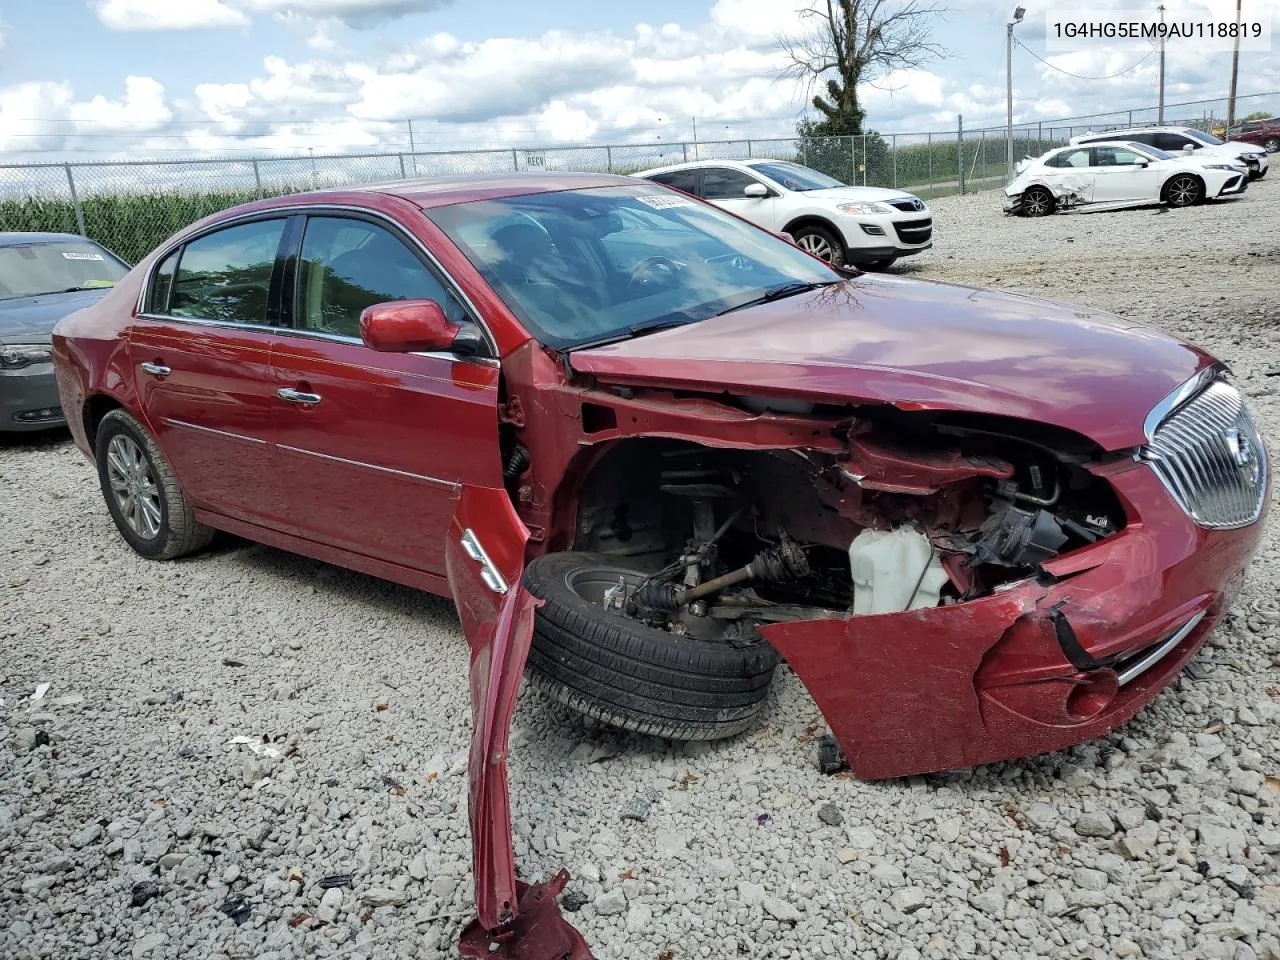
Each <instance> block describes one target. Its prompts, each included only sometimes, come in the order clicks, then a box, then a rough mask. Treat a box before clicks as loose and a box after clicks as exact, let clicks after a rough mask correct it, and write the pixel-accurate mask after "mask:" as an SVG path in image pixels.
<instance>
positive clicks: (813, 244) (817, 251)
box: [796, 233, 836, 263]
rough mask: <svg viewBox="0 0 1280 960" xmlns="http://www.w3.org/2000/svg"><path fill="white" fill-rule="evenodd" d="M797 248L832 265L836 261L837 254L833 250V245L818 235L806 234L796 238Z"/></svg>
mask: <svg viewBox="0 0 1280 960" xmlns="http://www.w3.org/2000/svg"><path fill="white" fill-rule="evenodd" d="M796 246H798V247H799V248H800V249H801V250H804V251H805V252H806V253H811V254H813V255H814V256H815V257H818V258H820V259H822V260H825V261H827V263H831V262H832V261H833V260H834V259H835V255H836V252H835V251H834V250H833V249H831V244H830V243H828V242H827V240H826V238H825V237H822V236H819V235H818V234H816V233H806V234H802V235H801V236H799V237H797V238H796Z"/></svg>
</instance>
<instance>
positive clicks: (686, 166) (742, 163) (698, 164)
mask: <svg viewBox="0 0 1280 960" xmlns="http://www.w3.org/2000/svg"><path fill="white" fill-rule="evenodd" d="M791 162H793V161H790V160H771V159H770V158H769V157H747V158H746V159H745V160H743V159H737V160H688V161H685V162H683V163H670V164H667V165H666V166H664V167H650V168H649V169H648V170H641V171H640V172H639V173H637V174H636V176H637V177H647V176H649V175H650V174H653V173H666V172H667V171H668V170H697V169H700V168H702V167H749V166H751V165H752V164H755V163H791Z"/></svg>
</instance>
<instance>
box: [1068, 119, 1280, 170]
mask: <svg viewBox="0 0 1280 960" xmlns="http://www.w3.org/2000/svg"><path fill="white" fill-rule="evenodd" d="M1117 141H1126V142H1129V143H1141V144H1145V145H1146V146H1149V147H1155V148H1156V149H1158V150H1163V151H1164V152H1165V153H1171V154H1178V153H1183V154H1195V155H1196V156H1197V157H1199V158H1200V159H1209V158H1212V160H1213V162H1214V163H1233V164H1234V163H1243V164H1244V165H1245V166H1246V167H1248V168H1249V177H1250V179H1252V180H1259V179H1261V178H1262V177H1265V176H1266V175H1267V169H1268V166H1269V163H1270V161H1268V159H1267V151H1266V149H1265V148H1263V147H1259V146H1257V145H1255V144H1252V143H1238V142H1236V141H1227V142H1224V141H1222V140H1219V139H1218V138H1217V137H1215V136H1214V135H1213V134H1211V133H1205V132H1204V131H1203V130H1197V129H1195V128H1194V127H1134V128H1131V129H1129V130H1108V131H1107V132H1105V133H1087V134H1084V135H1083V136H1079V137H1072V138H1071V142H1072V143H1073V144H1093V143H1114V142H1117Z"/></svg>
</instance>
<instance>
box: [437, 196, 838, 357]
mask: <svg viewBox="0 0 1280 960" xmlns="http://www.w3.org/2000/svg"><path fill="white" fill-rule="evenodd" d="M426 214H427V216H428V217H430V218H431V220H432V221H433V222H434V223H435V224H436V225H437V226H439V227H440V229H442V230H443V231H444V232H445V233H446V234H448V236H449V239H450V240H452V241H453V242H454V243H455V244H457V246H458V247H459V249H461V250H462V252H463V253H464V254H465V255H466V257H467V259H468V260H470V261H471V263H472V264H473V265H474V266H475V268H476V269H477V270H478V271H479V272H480V273H481V274H482V275H483V276H484V278H485V279H486V280H487V281H488V282H489V285H490V286H492V287H493V289H494V290H495V291H496V292H497V294H498V296H500V297H501V298H502V299H503V301H504V302H505V303H506V304H507V306H508V307H510V308H511V310H512V311H513V312H514V313H515V314H516V316H518V317H519V318H520V320H521V321H522V322H523V323H524V324H525V326H526V327H527V328H528V329H529V331H530V332H531V333H532V334H533V335H534V336H535V337H537V339H538V340H539V341H540V342H542V343H544V344H546V345H548V346H551V347H556V348H561V349H564V348H572V347H576V346H582V345H584V344H588V343H599V342H601V341H605V340H610V339H618V338H621V337H627V336H633V335H635V334H637V333H642V332H644V331H645V330H648V329H656V328H658V327H663V326H670V325H678V324H683V323H696V322H697V321H699V320H705V319H706V318H707V317H712V316H715V315H717V314H720V313H724V312H725V311H726V310H731V309H733V308H734V307H739V306H742V305H744V304H747V303H749V302H751V301H754V300H759V299H761V298H762V297H766V296H773V295H776V294H777V291H779V289H781V288H783V287H787V288H788V289H789V288H790V287H791V285H802V284H824V283H834V282H835V281H837V280H839V279H840V277H839V276H838V275H837V274H836V273H835V271H833V270H831V269H830V268H829V267H827V266H826V265H825V264H823V263H821V262H819V261H817V260H815V259H814V258H813V257H811V256H809V255H808V254H806V253H804V252H803V251H801V250H798V249H797V248H796V247H794V246H792V245H791V244H790V243H787V242H786V241H785V240H783V239H781V238H780V237H776V236H774V235H773V234H771V233H768V232H766V231H764V230H761V229H759V228H758V227H753V226H750V225H749V224H746V223H743V222H742V221H741V220H738V219H736V218H734V217H730V216H728V215H727V214H723V213H721V212H720V211H718V210H716V209H715V208H714V207H710V206H708V205H706V204H703V203H700V202H699V201H697V200H692V199H690V198H689V197H686V196H684V195H683V194H680V193H676V192H675V191H673V190H668V189H666V188H664V187H661V186H658V185H657V184H644V185H639V184H637V185H636V186H634V187H633V186H623V187H604V188H600V189H594V190H567V191H563V192H556V193H539V194H532V195H529V196H522V197H509V198H507V199H502V200H484V201H477V202H474V203H460V204H455V205H452V206H447V207H437V208H435V209H432V210H428V211H426ZM797 289H798V287H797Z"/></svg>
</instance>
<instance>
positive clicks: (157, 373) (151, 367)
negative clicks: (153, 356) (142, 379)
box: [140, 363, 173, 377]
mask: <svg viewBox="0 0 1280 960" xmlns="http://www.w3.org/2000/svg"><path fill="white" fill-rule="evenodd" d="M140 366H141V367H142V372H143V373H149V374H151V375H152V376H153V377H167V376H168V375H169V374H171V373H173V371H172V370H170V369H169V368H168V367H166V366H165V365H164V364H163V363H143V364H140Z"/></svg>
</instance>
